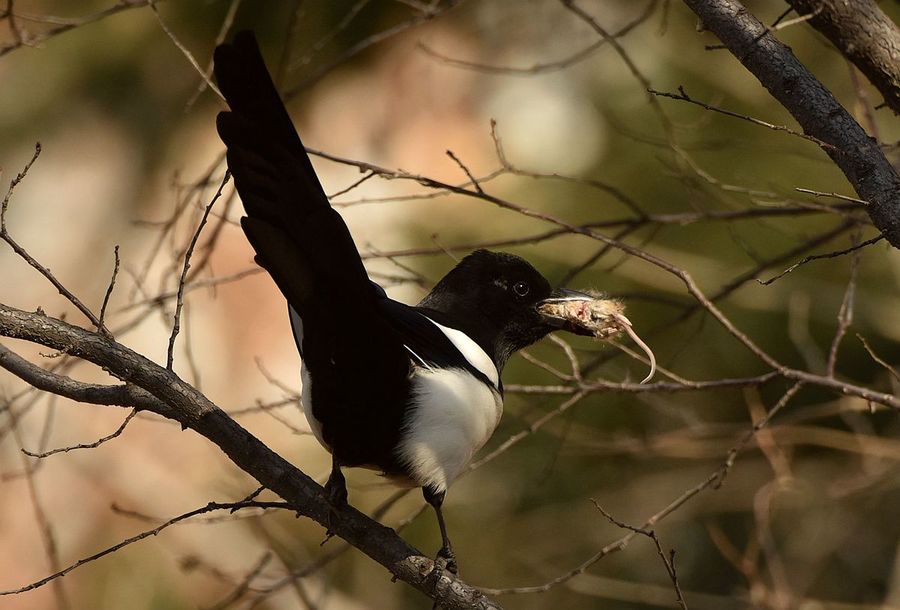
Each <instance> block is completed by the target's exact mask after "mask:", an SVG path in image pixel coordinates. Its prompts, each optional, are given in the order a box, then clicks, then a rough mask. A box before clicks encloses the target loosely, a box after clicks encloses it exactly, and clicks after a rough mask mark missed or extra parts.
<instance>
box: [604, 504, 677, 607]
mask: <svg viewBox="0 0 900 610" xmlns="http://www.w3.org/2000/svg"><path fill="white" fill-rule="evenodd" d="M591 502H593V504H594V506H595V507H596V508H597V510H599V511H600V512H601V513H602V514H603V516H604V517H606V518H607V520H609V522H610V523H612V524H613V525H615V526H617V527H619V528H621V529H626V530H629V531H632V532H635V533H637V534H641V535H642V536H646V537H647V538H649V539H650V540H652V541H653V544H654V545H655V546H656V552H657V554H658V555H659V557H660V559H662V562H663V565H665V567H666V573H667V574H668V575H669V579H670V580H671V581H672V586H673V587H674V588H675V597H676V599H677V600H678V605H679V606H681V608H682V610H688V607H687V602H685V601H684V594H683V593H682V592H681V586H680V585H679V584H678V574H677V573H676V572H675V549H671V550H670V551H669V555H668V557H667V556H666V553H665V552H664V551H663V548H662V544H661V543H660V541H659V536H657V535H656V531H655V530H648V529H644V528H641V527H635V526H633V525H629V524H627V523H625V522H623V521H619V520H618V519H616V518H615V517H613V516H612V515H611V514H609V513H608V512H606V510H605V509H604V508H603V507H602V506H600V503H599V502H597V501H596V500H594V499H593V498H591Z"/></svg>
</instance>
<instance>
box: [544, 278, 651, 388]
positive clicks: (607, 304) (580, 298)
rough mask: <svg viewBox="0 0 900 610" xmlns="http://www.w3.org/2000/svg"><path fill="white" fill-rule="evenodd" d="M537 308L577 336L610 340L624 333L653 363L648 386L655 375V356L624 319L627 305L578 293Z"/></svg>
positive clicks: (643, 381) (646, 380) (648, 376)
mask: <svg viewBox="0 0 900 610" xmlns="http://www.w3.org/2000/svg"><path fill="white" fill-rule="evenodd" d="M537 309H538V311H539V312H540V313H541V314H543V315H544V316H547V317H548V318H551V319H555V320H559V321H561V322H562V327H563V328H565V329H567V330H572V331H573V332H576V333H577V334H585V335H590V336H593V337H595V338H597V339H603V340H607V339H612V338H613V337H615V336H616V335H618V334H619V333H622V332H624V333H625V334H627V335H628V336H629V337H631V340H632V341H634V342H635V344H636V345H637V346H638V347H640V348H641V350H642V351H643V352H644V353H645V354H646V355H647V359H648V360H649V361H650V373H649V374H648V375H647V376H646V377H645V378H644V379H643V380H642V381H641V383H647V382H648V381H650V380H651V379H652V378H653V375H654V374H655V373H656V356H655V355H654V354H653V350H651V349H650V347H649V346H648V345H647V344H646V343H644V341H643V340H642V339H641V338H640V337H639V336H638V334H637V333H636V332H634V328H632V326H631V321H630V320H629V319H628V318H626V317H625V314H624V311H625V305H624V304H623V303H622V302H621V301H617V300H615V299H607V298H604V297H601V296H593V295H588V294H584V295H582V294H578V295H577V296H567V297H564V298H559V299H552V298H551V299H547V300H546V301H544V302H543V303H541V304H540V305H538V308H537ZM579 331H584V332H579Z"/></svg>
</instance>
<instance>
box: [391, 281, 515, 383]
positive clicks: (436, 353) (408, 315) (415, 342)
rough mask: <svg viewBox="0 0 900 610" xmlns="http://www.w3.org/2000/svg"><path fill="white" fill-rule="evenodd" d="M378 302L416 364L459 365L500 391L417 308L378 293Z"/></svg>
mask: <svg viewBox="0 0 900 610" xmlns="http://www.w3.org/2000/svg"><path fill="white" fill-rule="evenodd" d="M382 294H383V291H382ZM379 305H380V307H381V309H382V311H384V313H385V316H386V317H387V319H388V321H389V322H390V324H391V326H393V328H394V330H395V331H397V334H398V335H399V336H400V339H401V341H402V342H403V346H404V347H405V348H406V350H407V351H408V352H409V354H410V356H412V359H413V361H414V362H415V363H416V364H418V365H419V366H422V367H424V368H426V369H449V368H456V369H463V370H465V371H467V372H468V373H469V374H471V375H472V376H473V377H475V378H476V379H478V380H479V381H481V382H482V383H484V384H486V385H488V386H490V387H493V388H496V389H497V390H498V391H500V392H501V393H502V391H503V390H502V385H500V383H499V380H498V382H497V383H494V382H493V381H491V380H490V379H489V378H488V377H487V375H486V374H485V372H484V371H482V370H480V369H479V368H478V367H477V366H475V365H474V364H473V363H472V362H470V361H469V360H468V359H467V358H466V356H465V355H464V354H463V353H462V352H461V351H460V349H459V348H458V347H457V346H456V345H455V344H454V343H453V342H452V341H451V340H450V339H449V338H448V337H447V335H446V334H445V333H444V332H443V331H441V330H440V328H438V326H436V325H435V323H434V322H435V321H434V320H432V319H431V318H430V317H428V316H427V315H426V313H425V311H423V310H422V309H421V308H418V307H411V306H409V305H406V304H404V303H400V302H399V301H394V300H393V299H390V298H388V297H387V295H384V296H383V297H382V299H381V300H380V301H379ZM429 313H430V312H429Z"/></svg>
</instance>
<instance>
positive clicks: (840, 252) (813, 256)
mask: <svg viewBox="0 0 900 610" xmlns="http://www.w3.org/2000/svg"><path fill="white" fill-rule="evenodd" d="M882 239H884V235H883V234H882V235H876V236H875V237H873V238H871V239H867V240H866V241H864V242H860V243H858V244H856V245H854V246H851V247H849V248H845V249H844V250H836V251H834V252H826V253H824V254H811V255H809V256H805V257H803V258H802V259H801V260H800V261H798V262H796V263H794V264H793V265H791V266H790V267H788V268H787V269H785V270H784V271H782V272H781V273H779V274H778V275H776V276H774V277H771V278H769V279H767V280H761V279H757V280H756V281H757V282H759V283H760V284H762V285H763V286H768V285H769V284H771V283H772V282H774V281H776V280H778V279H780V278H782V277H784V276H786V275H787V274H788V273H790V272H791V271H793V270H794V269H796V268H797V267H800V266H801V265H805V264H807V263H809V262H812V261H816V260H822V259H825V258H837V257H838V256H844V255H845V254H850V253H851V252H855V251H857V250H859V249H861V248H865V247H866V246H870V245H872V244H874V243H876V242H879V241H881V240H882Z"/></svg>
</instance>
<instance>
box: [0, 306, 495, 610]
mask: <svg viewBox="0 0 900 610" xmlns="http://www.w3.org/2000/svg"><path fill="white" fill-rule="evenodd" d="M0 336H6V337H12V338H15V339H23V340H25V341H31V342H33V343H37V344H40V345H44V346H46V347H49V348H52V349H56V350H59V351H62V352H65V353H67V354H70V355H72V356H77V357H79V358H82V359H84V360H87V361H89V362H92V363H94V364H96V365H98V366H100V367H103V368H104V369H105V370H106V371H108V372H109V373H110V374H112V375H114V376H116V377H118V378H119V379H121V380H123V381H124V382H126V384H132V385H134V386H137V387H138V388H140V389H142V390H145V391H146V392H149V393H150V394H152V397H153V400H145V401H142V402H143V404H139V403H137V402H129V403H128V404H129V406H135V407H138V408H145V409H148V410H151V411H154V412H156V413H159V414H160V415H163V416H165V417H168V418H171V419H174V420H176V421H178V422H180V423H181V424H182V426H183V427H185V428H191V429H193V430H194V431H196V432H198V433H199V434H201V435H203V436H205V437H206V438H207V439H209V440H211V441H212V442H213V443H215V444H216V445H218V446H219V448H220V449H222V451H223V452H225V454H226V455H227V456H228V457H229V458H230V459H231V460H232V461H233V462H234V463H235V464H236V465H237V466H238V467H240V468H241V469H242V470H244V471H245V472H247V473H248V474H250V475H251V476H253V477H254V478H255V479H256V480H257V481H259V482H260V484H262V485H263V486H265V487H266V488H268V489H270V490H272V491H273V492H275V493H276V494H278V495H279V496H281V497H282V498H284V499H285V500H286V501H288V502H289V503H290V504H291V506H292V507H293V508H294V509H295V510H296V511H297V512H298V514H302V515H304V516H306V517H309V518H311V519H313V520H315V521H317V522H318V523H320V524H323V526H324V525H326V524H327V525H328V527H329V528H330V529H331V530H332V531H333V532H334V533H335V534H337V535H338V536H340V537H341V538H343V539H344V540H346V541H347V542H349V543H350V544H352V545H353V546H355V547H357V548H358V549H360V550H361V551H362V552H364V553H365V554H366V555H368V556H369V557H371V558H372V559H374V560H375V561H377V562H378V563H380V564H381V565H383V566H384V567H386V568H387V569H388V570H390V572H391V573H392V574H393V575H394V576H395V577H396V578H398V579H400V580H403V581H404V582H407V583H409V584H411V585H412V586H414V587H415V588H417V589H419V590H420V591H422V592H423V593H425V594H426V595H428V596H429V597H432V598H434V599H436V600H438V601H439V602H440V605H441V607H443V608H446V609H448V610H464V609H478V610H489V609H492V608H494V609H497V608H500V606H499V605H497V604H496V603H495V602H493V601H492V600H490V599H488V598H487V597H485V596H484V595H483V594H482V593H481V592H480V591H478V590H477V589H475V588H474V587H472V586H470V585H467V584H465V583H463V582H462V581H460V580H458V579H456V578H455V577H453V576H452V575H451V574H450V573H448V572H446V571H440V570H435V564H434V562H433V561H432V560H431V559H429V558H428V557H425V556H423V555H422V553H421V552H419V551H418V550H417V549H415V548H413V547H412V546H410V545H409V544H407V543H406V542H405V541H404V540H403V539H402V538H400V537H399V536H398V535H397V533H396V532H394V530H392V529H390V528H388V527H385V526H383V525H381V524H380V523H377V522H376V521H373V520H372V519H370V518H369V517H367V516H366V515H364V514H363V513H361V512H359V511H358V510H356V509H355V508H353V507H351V506H346V507H345V508H335V507H332V506H331V504H330V503H329V502H328V499H327V497H326V495H325V491H324V490H323V489H322V487H321V486H319V485H318V484H317V483H316V482H315V481H313V480H312V479H311V478H309V477H308V476H307V475H306V474H305V473H303V472H302V471H300V470H299V469H297V468H296V467H295V466H293V465H292V464H290V463H289V462H287V461H286V460H285V459H284V458H282V457H281V456H279V455H278V454H276V453H275V452H273V451H272V450H271V449H269V448H268V447H267V446H266V445H264V444H263V443H262V442H261V441H260V440H259V439H257V438H256V437H255V436H253V435H252V434H250V433H249V432H247V431H246V430H244V429H243V428H242V427H241V426H240V425H239V424H238V423H237V422H235V421H234V420H233V419H231V418H230V417H229V416H228V415H227V414H226V413H225V412H224V411H222V410H221V409H219V408H218V407H217V406H216V405H214V404H213V403H212V402H210V400H209V399H208V398H206V396H204V395H203V394H201V393H200V392H198V391H197V390H196V389H195V388H194V387H192V386H191V385H189V384H187V383H185V382H184V381H182V380H181V379H180V378H179V377H178V376H177V375H175V374H174V373H173V372H171V371H167V370H166V369H165V368H163V367H161V366H159V365H157V364H155V363H154V362H151V361H150V360H148V359H147V358H145V357H143V356H141V355H140V354H137V353H136V352H133V351H131V350H130V349H128V348H127V347H125V346H123V345H121V344H119V343H117V342H116V341H114V340H112V339H110V338H108V337H104V336H102V335H100V334H98V333H95V332H90V331H87V330H85V329H82V328H78V327H76V326H72V325H70V324H67V323H65V322H62V321H61V320H57V319H55V318H51V317H48V316H46V315H44V314H42V313H29V312H25V311H21V310H18V309H15V308H13V307H8V306H6V305H2V304H0ZM0 363H2V365H3V366H4V368H8V369H9V370H11V371H13V372H14V373H16V374H17V375H20V376H21V377H23V378H24V379H26V380H27V381H29V382H35V385H38V384H41V385H38V387H43V388H45V389H47V390H49V391H51V392H54V393H58V394H61V395H64V396H71V397H73V398H77V399H80V398H78V397H79V396H82V397H87V398H92V397H96V396H97V393H98V392H99V393H100V394H101V395H102V394H103V393H109V394H112V395H117V394H116V393H117V392H122V391H123V390H119V389H118V388H119V387H123V386H112V388H104V387H103V386H93V385H89V384H82V383H80V382H76V381H73V380H71V379H68V378H65V377H60V376H56V375H53V376H50V374H47V373H46V371H43V370H42V369H40V367H36V366H35V365H32V364H29V363H26V362H24V361H23V360H22V359H21V358H18V357H17V356H14V355H12V356H10V353H9V351H8V350H4V351H3V352H0ZM23 363H24V364H23ZM26 365H27V366H26ZM20 373H21V374H20ZM124 387H125V388H126V389H127V388H129V387H130V386H129V385H126V386H124ZM90 402H99V400H91V401H90ZM121 402H127V401H126V400H122V401H121ZM106 404H116V402H114V401H110V402H109V403H106ZM329 513H330V515H329Z"/></svg>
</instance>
